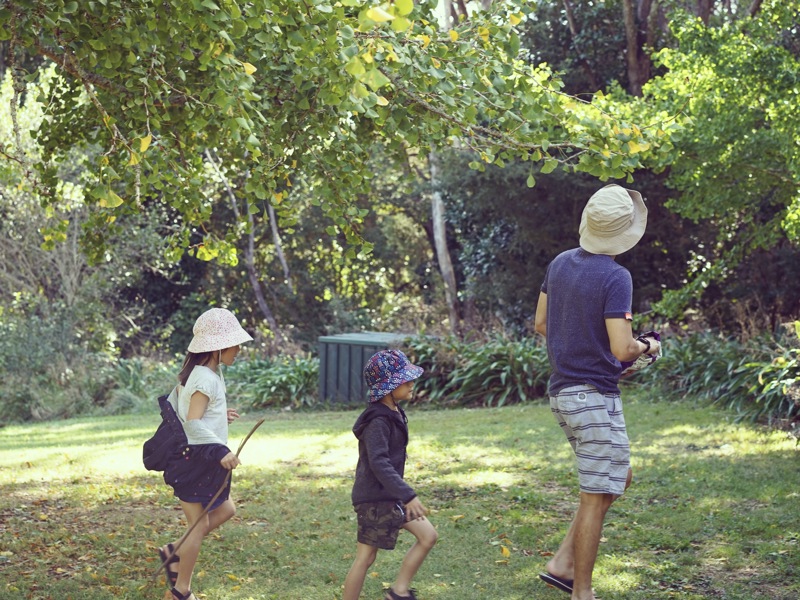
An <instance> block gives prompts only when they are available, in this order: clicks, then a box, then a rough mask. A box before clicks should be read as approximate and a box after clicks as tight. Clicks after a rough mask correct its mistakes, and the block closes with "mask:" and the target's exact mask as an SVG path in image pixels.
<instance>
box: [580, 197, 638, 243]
mask: <svg viewBox="0 0 800 600" xmlns="http://www.w3.org/2000/svg"><path fill="white" fill-rule="evenodd" d="M646 226H647V207H646V206H645V205H644V200H643V199H642V195H641V194H640V193H639V192H637V191H634V190H626V189H625V188H624V187H621V186H619V185H616V184H611V185H607V186H605V187H604V188H601V189H600V190H598V191H596V192H595V193H594V194H593V195H592V197H591V198H589V202H587V203H586V207H585V208H584V209H583V214H582V215H581V226H580V229H579V232H580V235H581V241H580V244H581V248H583V249H584V250H586V251H587V252H591V253H592V254H608V255H610V256H617V255H618V254H622V253H623V252H627V251H628V250H630V249H631V248H633V247H634V246H635V245H636V244H637V243H638V242H639V240H640V239H642V236H643V235H644V230H645V227H646Z"/></svg>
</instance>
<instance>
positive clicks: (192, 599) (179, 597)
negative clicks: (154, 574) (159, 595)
mask: <svg viewBox="0 0 800 600" xmlns="http://www.w3.org/2000/svg"><path fill="white" fill-rule="evenodd" d="M170 593H171V594H172V598H174V600H197V596H195V595H194V594H193V593H192V590H189V591H188V592H186V593H185V594H181V593H180V592H179V591H178V590H176V589H175V588H172V589H171V590H170Z"/></svg>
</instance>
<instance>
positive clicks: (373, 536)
mask: <svg viewBox="0 0 800 600" xmlns="http://www.w3.org/2000/svg"><path fill="white" fill-rule="evenodd" d="M420 375H422V369H421V368H420V367H418V366H416V365H412V364H411V363H410V362H409V360H408V358H407V357H406V355H405V354H403V353H402V352H400V351H399V350H381V351H380V352H377V353H375V354H374V355H373V356H372V357H370V359H369V360H368V361H367V364H366V366H365V367H364V380H365V381H366V384H367V387H368V388H369V406H367V408H366V409H364V412H362V413H361V415H359V417H358V419H357V420H356V423H355V425H354V426H353V433H354V434H355V436H356V438H358V465H357V467H356V478H355V482H354V484H353V492H352V500H353V507H354V509H355V511H356V514H357V515H358V538H357V539H358V544H357V546H356V557H355V560H354V561H353V566H352V567H350V571H349V572H348V573H347V577H346V578H345V581H344V594H343V595H342V600H358V597H359V595H360V594H361V588H362V587H363V586H364V579H365V578H366V575H367V570H368V569H369V568H370V567H371V566H372V563H373V562H375V557H376V556H377V554H378V549H383V550H393V549H394V547H395V544H396V542H397V536H398V534H399V532H400V529H405V530H407V531H410V532H411V533H412V534H413V535H414V537H416V538H417V540H416V541H415V542H414V544H413V545H412V546H411V548H410V549H409V550H408V552H407V553H406V555H405V557H404V558H403V562H402V564H401V565H400V572H399V573H398V575H397V579H396V580H395V582H394V583H393V584H392V586H391V587H390V588H389V589H388V590H387V592H386V595H385V597H384V599H385V600H417V597H416V596H415V595H414V590H412V589H411V588H410V587H409V586H410V585H411V580H412V579H413V578H414V575H415V574H416V573H417V571H418V570H419V568H420V566H421V565H422V561H424V560H425V557H426V556H427V555H428V552H430V550H431V548H433V545H434V544H435V543H436V539H437V537H438V535H437V533H436V530H435V529H434V528H433V525H432V524H431V522H430V521H428V519H427V518H426V517H425V514H426V513H427V512H428V511H427V509H426V508H425V507H424V506H423V505H422V503H421V502H420V501H419V498H417V495H416V493H415V492H414V490H413V489H412V488H411V486H409V485H408V484H407V483H406V482H405V481H403V472H404V470H405V463H406V446H407V445H408V419H407V418H406V414H405V413H404V412H403V410H402V409H401V408H400V407H399V406H398V405H397V402H399V401H401V400H408V399H409V398H410V397H411V390H412V389H413V387H414V384H413V381H414V380H415V379H417V378H418V377H419V376H420Z"/></svg>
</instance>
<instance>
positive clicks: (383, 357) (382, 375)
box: [364, 350, 423, 402]
mask: <svg viewBox="0 0 800 600" xmlns="http://www.w3.org/2000/svg"><path fill="white" fill-rule="evenodd" d="M422 371H423V369H422V367H418V366H417V365H412V364H411V361H409V360H408V357H407V356H406V355H405V354H403V353H402V352H400V350H381V351H380V352H376V353H375V354H373V355H372V356H371V357H370V359H369V360H368V361H367V364H366V366H365V367H364V381H365V382H366V383H367V387H369V401H370V402H378V401H379V400H380V399H381V398H383V397H384V396H386V395H387V394H391V393H392V392H393V391H394V390H396V389H397V388H399V387H400V386H401V385H403V384H404V383H407V382H409V381H414V380H415V379H416V378H417V377H419V376H420V375H422Z"/></svg>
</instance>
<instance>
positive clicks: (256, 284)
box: [205, 150, 283, 340]
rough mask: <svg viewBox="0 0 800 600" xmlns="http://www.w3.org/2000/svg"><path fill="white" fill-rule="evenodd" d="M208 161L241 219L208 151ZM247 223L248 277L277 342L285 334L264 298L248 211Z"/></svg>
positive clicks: (246, 265) (246, 252)
mask: <svg viewBox="0 0 800 600" xmlns="http://www.w3.org/2000/svg"><path fill="white" fill-rule="evenodd" d="M205 155H206V159H207V160H208V162H209V163H211V166H212V167H213V168H214V171H215V172H216V173H217V175H219V177H220V179H222V183H223V184H224V185H225V190H226V191H227V193H228V198H229V199H230V202H231V209H232V210H233V214H234V216H235V217H236V218H237V219H238V218H239V215H240V213H239V204H238V202H237V200H236V195H235V194H234V193H233V189H231V186H230V184H229V183H228V178H227V177H225V174H224V173H223V172H222V170H221V169H220V168H219V166H218V165H217V162H216V161H215V160H214V158H213V157H212V156H211V152H210V151H208V150H206V151H205ZM247 221H248V224H249V225H250V227H249V230H250V231H249V233H248V236H247V246H246V247H245V251H244V254H245V267H246V269H247V277H248V278H249V279H250V284H251V285H252V286H253V293H254V294H255V297H256V303H257V304H258V308H259V309H260V310H261V314H262V315H264V319H266V321H267V324H268V325H269V328H270V330H271V331H272V332H273V334H275V339H276V340H283V334H282V333H281V331H280V329H279V328H278V321H277V320H276V319H275V315H273V314H272V310H271V309H270V307H269V304H267V299H266V298H265V297H264V291H263V290H262V289H261V281H260V280H259V278H258V273H256V266H255V237H254V234H253V231H254V229H255V226H254V223H253V215H252V213H251V212H250V211H249V210H248V211H247Z"/></svg>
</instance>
